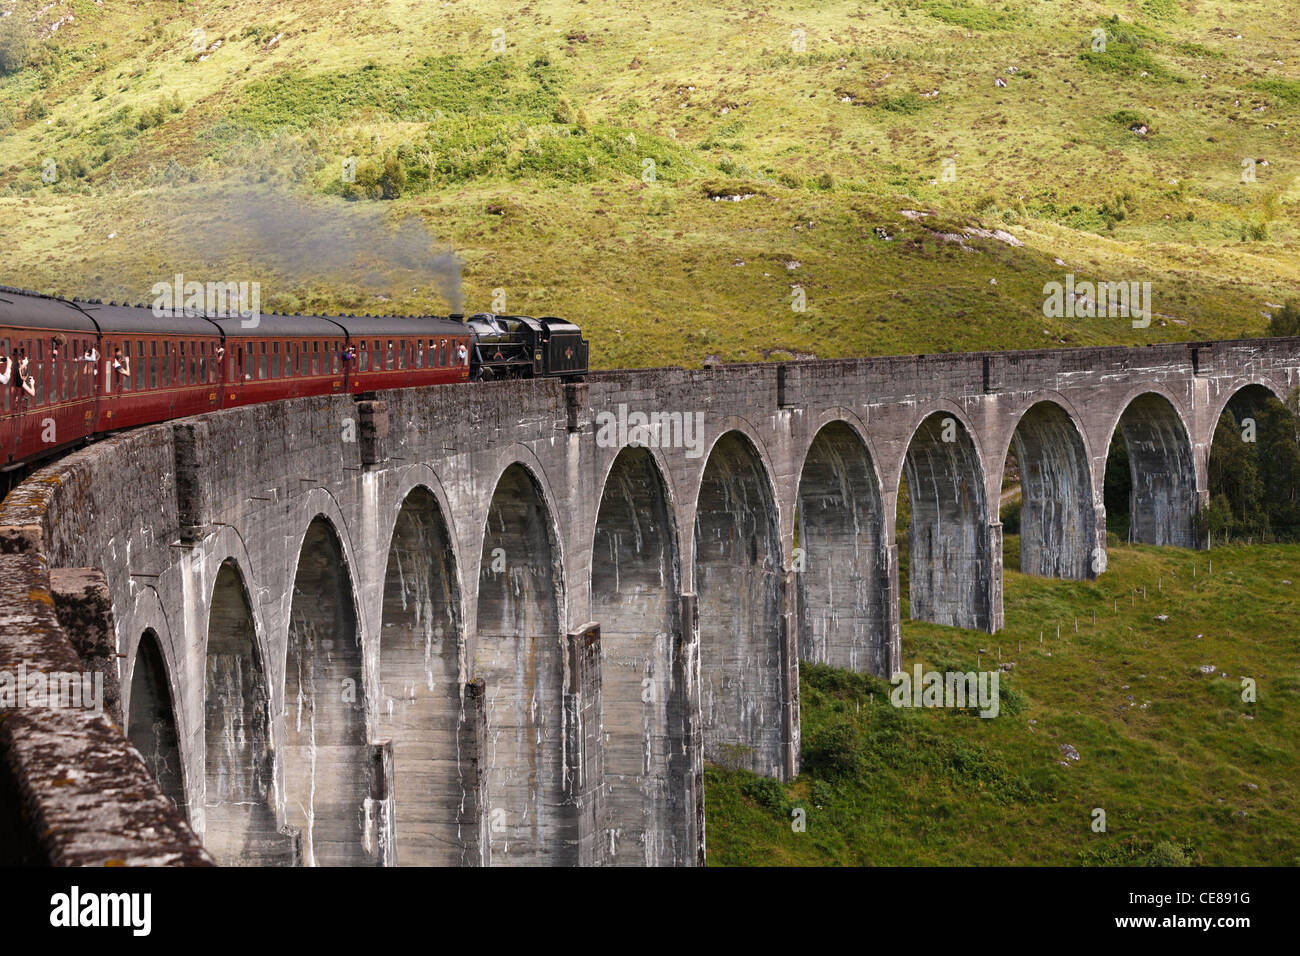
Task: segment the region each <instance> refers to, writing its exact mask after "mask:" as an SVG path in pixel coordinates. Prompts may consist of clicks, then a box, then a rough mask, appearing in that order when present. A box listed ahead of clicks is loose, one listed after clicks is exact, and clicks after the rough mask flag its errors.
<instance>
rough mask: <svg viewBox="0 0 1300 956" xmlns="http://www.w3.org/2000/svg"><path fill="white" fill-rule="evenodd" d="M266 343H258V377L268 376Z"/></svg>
mask: <svg viewBox="0 0 1300 956" xmlns="http://www.w3.org/2000/svg"><path fill="white" fill-rule="evenodd" d="M266 367H267V366H266V343H265V342H258V343H257V377H258V378H259V379H263V378H266Z"/></svg>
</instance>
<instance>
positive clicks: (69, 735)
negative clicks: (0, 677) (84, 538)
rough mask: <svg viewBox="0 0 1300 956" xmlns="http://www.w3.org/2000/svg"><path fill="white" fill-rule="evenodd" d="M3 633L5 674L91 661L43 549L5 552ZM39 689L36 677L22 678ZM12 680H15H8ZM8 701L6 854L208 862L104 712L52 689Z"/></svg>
mask: <svg viewBox="0 0 1300 956" xmlns="http://www.w3.org/2000/svg"><path fill="white" fill-rule="evenodd" d="M0 634H3V635H4V638H3V640H0V674H5V675H12V676H15V677H16V676H18V675H20V674H22V675H23V676H24V678H25V679H26V681H30V679H31V677H32V676H33V675H36V674H41V675H46V676H51V677H52V676H54V675H73V674H80V673H82V672H84V671H86V670H87V668H86V666H85V665H84V664H83V663H82V661H81V659H80V658H79V657H78V655H77V653H76V651H75V650H74V649H73V647H72V644H71V643H70V642H69V641H68V639H67V638H66V637H65V636H64V634H63V632H62V630H61V628H60V626H59V621H58V618H57V617H56V616H55V612H54V598H53V596H52V595H51V592H50V580H49V570H48V568H47V567H46V564H45V562H44V561H43V560H42V558H41V557H40V555H36V554H7V553H6V554H0ZM60 686H61V687H62V686H66V685H64V684H62V682H61V684H60ZM92 686H93V685H92ZM33 689H34V688H33V685H32V684H30V683H27V686H26V687H25V688H24V690H25V691H26V692H30V691H32V690H33ZM6 690H7V692H15V691H16V688H15V687H14V686H13V685H12V684H11V685H10V686H9V687H8V688H7V689H6ZM24 696H26V694H24ZM5 703H7V704H8V706H3V705H0V799H3V801H4V802H5V804H6V805H5V806H3V810H4V816H5V823H4V824H3V825H0V834H2V835H4V836H5V837H6V839H4V840H3V841H0V862H3V863H7V864H16V863H27V864H50V865H55V866H173V865H189V866H193V865H205V864H210V863H211V862H212V861H211V857H210V856H209V855H208V854H207V852H206V851H205V850H204V849H203V847H202V846H201V845H200V844H199V841H198V840H197V839H196V838H195V836H194V834H193V832H192V831H191V830H190V828H189V827H188V826H186V824H185V821H184V819H183V818H182V817H181V815H180V814H179V813H178V812H177V810H176V808H175V807H174V806H173V805H172V803H171V802H170V801H169V800H168V799H167V798H166V797H165V796H163V794H162V793H161V792H160V791H159V789H158V785H157V784H156V783H155V782H154V779H153V777H152V776H151V775H150V774H149V771H148V769H147V768H146V767H145V765H144V762H143V761H142V760H141V759H140V755H139V754H138V753H136V751H135V750H134V748H132V747H131V746H130V745H129V744H127V742H126V740H125V739H124V738H123V736H122V733H121V730H120V729H119V728H118V727H117V726H115V725H114V724H113V723H112V722H111V721H110V720H109V718H108V716H107V715H106V714H105V713H103V712H97V711H95V710H93V709H88V708H87V707H85V706H51V702H50V701H49V700H48V699H46V698H42V699H41V700H35V699H32V698H29V699H26V700H23V699H21V698H18V697H16V696H15V697H14V698H13V699H12V700H10V701H6V702H5ZM61 703H62V704H69V703H83V704H84V700H81V701H73V700H71V699H65V700H63V701H62V702H61Z"/></svg>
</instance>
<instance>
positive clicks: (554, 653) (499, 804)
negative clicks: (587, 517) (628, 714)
mask: <svg viewBox="0 0 1300 956" xmlns="http://www.w3.org/2000/svg"><path fill="white" fill-rule="evenodd" d="M553 514H554V511H553V509H552V506H551V504H550V499H548V498H547V497H546V496H545V491H544V489H543V487H542V485H541V484H540V483H539V480H538V477H537V475H536V473H534V472H533V471H532V470H531V469H530V468H528V467H527V466H526V465H525V464H523V463H520V462H518V461H516V462H513V463H512V464H510V465H508V466H507V467H506V468H505V470H504V471H503V472H501V475H500V477H499V479H498V480H497V484H496V487H495V489H494V491H493V494H492V498H491V501H490V503H489V505H488V510H487V518H486V520H485V522H484V530H483V540H482V544H481V549H480V555H481V557H480V559H479V578H478V607H477V612H478V640H477V644H476V647H475V656H474V660H473V664H472V670H473V673H474V675H475V676H476V677H477V678H480V679H482V680H483V682H484V690H485V695H486V715H487V728H486V738H487V740H486V751H487V753H486V764H487V765H486V767H485V768H484V777H485V789H486V791H487V803H488V810H487V819H488V840H489V847H488V857H489V861H490V862H491V863H494V864H519V865H527V864H543V865H547V864H552V865H569V864H574V863H576V862H577V853H578V836H579V835H578V832H577V824H578V816H577V808H576V807H575V806H574V805H573V803H572V802H571V801H570V800H569V799H568V796H567V790H566V786H565V783H566V780H565V752H564V746H565V724H564V709H563V707H564V702H563V698H564V693H565V685H564V680H565V659H564V658H565V652H564V634H563V633H562V629H561V623H560V608H561V607H563V605H564V601H563V593H562V591H563V587H564V574H563V567H562V563H561V562H562V560H563V559H562V552H561V548H560V537H559V534H558V532H557V529H556V526H555V523H554V519H553V518H552V515H553Z"/></svg>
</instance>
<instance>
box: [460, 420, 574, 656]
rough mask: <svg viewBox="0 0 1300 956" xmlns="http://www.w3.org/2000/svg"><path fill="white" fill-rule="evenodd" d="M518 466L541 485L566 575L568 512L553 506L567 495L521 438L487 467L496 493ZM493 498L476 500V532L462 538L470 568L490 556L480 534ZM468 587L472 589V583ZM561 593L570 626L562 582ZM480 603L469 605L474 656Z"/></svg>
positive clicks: (558, 559)
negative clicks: (565, 518) (481, 500)
mask: <svg viewBox="0 0 1300 956" xmlns="http://www.w3.org/2000/svg"><path fill="white" fill-rule="evenodd" d="M514 466H519V467H520V468H523V469H524V470H525V471H526V472H527V473H528V475H529V479H530V481H531V482H532V483H533V486H534V487H536V488H537V491H538V494H539V495H540V496H541V500H542V501H543V503H545V505H546V509H547V515H548V516H549V517H548V520H549V522H550V526H551V531H552V533H553V535H554V539H555V542H554V545H555V548H556V569H557V571H558V572H559V573H560V574H561V575H563V574H565V572H566V569H567V568H568V567H569V555H568V547H567V543H568V540H569V539H568V537H567V536H566V534H565V531H566V528H565V521H564V516H563V515H562V514H561V513H560V512H559V511H557V510H555V509H553V508H552V507H551V505H552V502H556V501H563V500H564V498H563V496H560V497H557V496H556V492H555V490H554V489H555V486H554V484H553V483H552V481H551V478H550V475H549V474H548V473H547V471H546V468H545V466H544V465H543V464H542V460H541V459H540V458H539V457H538V456H537V453H536V452H535V451H534V450H533V449H532V448H529V447H528V446H527V445H523V444H519V443H518V442H516V443H513V444H511V445H508V446H507V447H505V448H503V449H501V451H500V453H498V454H497V455H496V457H495V461H494V462H493V463H492V465H491V466H490V467H489V468H487V469H485V471H486V473H487V474H489V475H491V476H492V479H491V480H492V484H491V486H490V487H491V488H492V493H493V495H494V496H495V494H496V491H497V489H498V488H499V487H500V485H501V479H502V478H503V477H504V476H505V473H506V472H507V471H509V470H510V469H511V468H512V467H514ZM493 500H494V499H493V498H489V499H488V500H487V501H486V502H482V503H481V507H480V503H479V502H476V503H475V509H474V512H475V517H474V522H475V529H474V533H473V534H471V535H470V536H469V537H468V538H462V539H461V540H462V541H463V542H464V543H463V545H462V548H461V552H462V553H461V555H460V557H461V560H462V561H463V562H464V566H465V567H466V568H470V567H473V566H474V565H473V564H472V563H471V562H474V563H477V564H478V565H479V566H480V567H481V566H482V565H483V562H484V561H485V560H487V558H486V557H485V556H486V555H488V551H486V550H484V541H485V536H484V535H482V534H479V533H478V531H479V530H480V529H482V528H485V527H486V523H487V517H488V513H489V511H490V510H491V506H492V505H491V503H492V501H493ZM475 548H477V549H478V550H477V553H475ZM466 584H467V585H468V582H466ZM466 590H467V592H468V587H467V589H466ZM559 593H560V605H559V615H560V621H561V627H564V626H567V624H568V623H570V622H569V621H568V618H567V614H568V594H567V589H566V588H564V587H563V586H562V587H560V588H559ZM476 603H477V602H476ZM476 603H475V605H474V606H469V607H466V608H465V616H466V617H465V619H466V624H467V625H468V626H469V628H470V632H469V635H468V637H469V652H470V655H471V656H473V655H474V654H475V653H476V648H475V646H474V645H475V641H476V640H477V634H478V627H477V621H476V620H475V615H477V613H478V608H477V606H476ZM578 623H582V622H578Z"/></svg>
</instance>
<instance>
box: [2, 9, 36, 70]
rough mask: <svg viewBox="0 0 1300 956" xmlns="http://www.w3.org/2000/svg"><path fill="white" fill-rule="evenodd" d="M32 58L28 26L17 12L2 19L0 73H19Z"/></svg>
mask: <svg viewBox="0 0 1300 956" xmlns="http://www.w3.org/2000/svg"><path fill="white" fill-rule="evenodd" d="M30 60H31V47H30V46H29V44H28V42H27V27H26V26H25V25H24V24H23V22H22V20H21V19H20V18H19V16H18V14H17V13H11V14H10V15H9V16H7V17H5V18H4V19H2V20H0V73H4V74H8V73H17V72H18V71H19V70H21V69H22V68H23V67H25V66H26V65H27V64H28V62H29V61H30Z"/></svg>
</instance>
